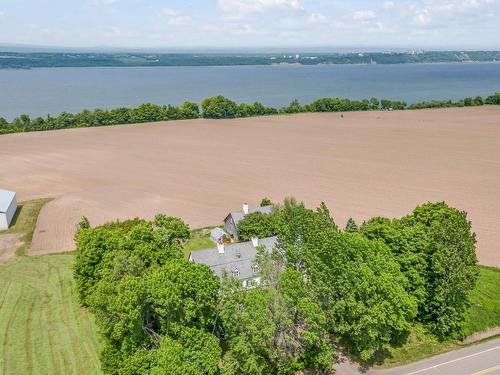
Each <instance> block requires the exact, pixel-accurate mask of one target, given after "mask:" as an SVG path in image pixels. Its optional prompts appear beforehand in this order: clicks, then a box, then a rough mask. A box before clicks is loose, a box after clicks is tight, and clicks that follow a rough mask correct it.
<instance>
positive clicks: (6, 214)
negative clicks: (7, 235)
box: [0, 189, 17, 230]
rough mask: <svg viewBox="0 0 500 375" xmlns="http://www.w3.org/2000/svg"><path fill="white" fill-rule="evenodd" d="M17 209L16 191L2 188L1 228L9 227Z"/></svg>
mask: <svg viewBox="0 0 500 375" xmlns="http://www.w3.org/2000/svg"><path fill="white" fill-rule="evenodd" d="M16 210H17V201H16V193H14V192H13V191H9V190H3V189H0V230H4V229H9V226H10V223H11V222H12V219H13V218H14V215H15V214H16Z"/></svg>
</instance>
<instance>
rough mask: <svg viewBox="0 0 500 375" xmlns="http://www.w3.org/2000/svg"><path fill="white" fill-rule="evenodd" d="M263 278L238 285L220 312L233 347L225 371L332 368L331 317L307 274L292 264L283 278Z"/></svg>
mask: <svg viewBox="0 0 500 375" xmlns="http://www.w3.org/2000/svg"><path fill="white" fill-rule="evenodd" d="M271 267H273V266H271ZM262 268H264V269H265V268H266V266H264V265H262ZM263 282H264V283H265V285H266V288H257V289H252V290H249V291H236V292H234V293H233V294H231V295H229V296H227V297H225V298H224V304H223V307H222V309H221V313H220V315H221V320H222V322H223V327H224V336H225V338H226V342H227V343H228V345H229V350H228V351H227V352H226V353H225V355H224V358H223V368H222V373H223V374H228V375H229V374H292V373H295V372H296V371H298V370H303V369H305V368H313V369H325V370H327V369H329V368H330V367H331V366H332V364H333V360H334V358H335V351H334V349H333V347H332V346H331V344H330V341H329V335H328V332H327V330H326V317H325V315H324V313H323V311H322V309H321V307H320V306H319V304H318V303H317V302H316V301H315V298H314V296H313V294H312V293H311V290H310V288H309V285H308V284H307V283H306V282H305V281H304V278H303V275H302V274H301V273H299V272H297V271H294V270H292V269H287V270H285V271H284V272H283V273H282V274H281V276H280V277H279V281H278V283H267V282H266V280H263Z"/></svg>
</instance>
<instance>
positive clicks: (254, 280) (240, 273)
mask: <svg viewBox="0 0 500 375" xmlns="http://www.w3.org/2000/svg"><path fill="white" fill-rule="evenodd" d="M275 245H276V237H267V238H262V239H258V238H256V237H254V238H252V240H251V241H247V242H238V243H233V244H224V243H218V244H217V249H206V250H198V251H192V252H191V254H189V261H191V262H194V263H200V264H205V265H207V266H209V267H210V269H211V270H212V271H213V272H214V274H216V275H217V276H219V277H222V276H223V275H224V274H227V275H228V276H233V277H235V278H238V279H240V280H241V282H242V284H243V287H245V288H247V287H250V286H252V285H259V284H260V270H259V267H258V265H257V264H256V263H255V256H256V255H257V247H259V246H263V247H264V248H265V249H266V250H267V251H271V250H272V249H273V248H274V246H275Z"/></svg>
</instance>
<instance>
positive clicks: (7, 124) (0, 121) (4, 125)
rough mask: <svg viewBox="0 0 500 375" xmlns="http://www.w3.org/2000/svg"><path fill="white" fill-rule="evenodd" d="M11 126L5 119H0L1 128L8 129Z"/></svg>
mask: <svg viewBox="0 0 500 375" xmlns="http://www.w3.org/2000/svg"><path fill="white" fill-rule="evenodd" d="M8 126H9V123H8V122H7V120H6V119H4V118H3V117H0V128H6V127H8Z"/></svg>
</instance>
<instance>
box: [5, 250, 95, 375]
mask: <svg viewBox="0 0 500 375" xmlns="http://www.w3.org/2000/svg"><path fill="white" fill-rule="evenodd" d="M73 259H74V256H73V255H70V254H63V255H47V256H42V257H23V258H18V259H15V260H11V261H9V262H7V263H5V264H1V265H0V332H1V333H2V335H1V338H0V353H1V354H0V374H101V371H100V364H99V352H100V342H99V338H98V334H97V331H96V327H95V324H94V322H93V320H92V317H91V315H90V313H89V312H87V311H86V310H85V309H83V308H81V307H80V306H79V304H78V301H77V299H76V294H75V290H74V284H73V279H72V268H71V267H72V263H73Z"/></svg>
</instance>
